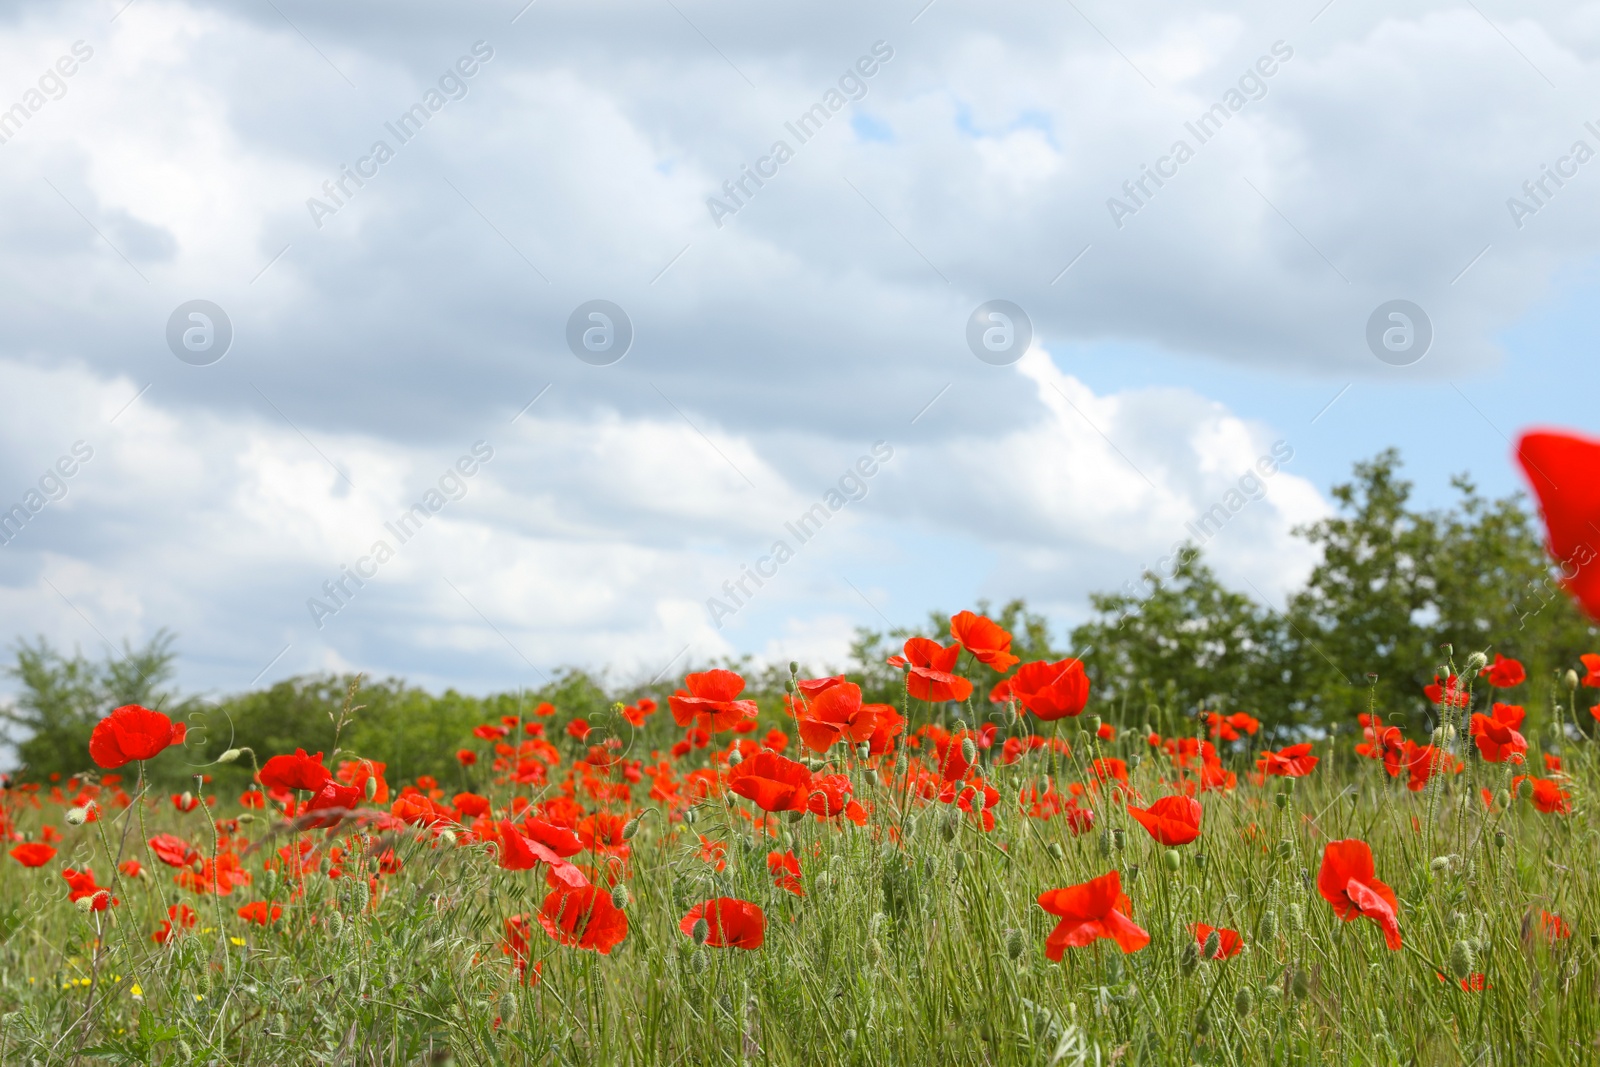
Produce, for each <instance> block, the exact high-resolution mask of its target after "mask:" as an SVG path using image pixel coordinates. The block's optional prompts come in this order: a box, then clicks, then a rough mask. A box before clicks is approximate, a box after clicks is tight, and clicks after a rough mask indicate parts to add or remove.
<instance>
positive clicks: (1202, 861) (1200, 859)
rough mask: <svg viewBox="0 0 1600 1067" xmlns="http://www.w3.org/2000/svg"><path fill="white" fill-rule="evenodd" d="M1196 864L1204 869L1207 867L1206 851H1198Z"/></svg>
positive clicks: (1195, 857)
mask: <svg viewBox="0 0 1600 1067" xmlns="http://www.w3.org/2000/svg"><path fill="white" fill-rule="evenodd" d="M1194 865H1195V866H1196V867H1199V868H1200V869H1201V870H1202V871H1203V870H1205V869H1206V854H1205V853H1204V852H1196V853H1195V854H1194Z"/></svg>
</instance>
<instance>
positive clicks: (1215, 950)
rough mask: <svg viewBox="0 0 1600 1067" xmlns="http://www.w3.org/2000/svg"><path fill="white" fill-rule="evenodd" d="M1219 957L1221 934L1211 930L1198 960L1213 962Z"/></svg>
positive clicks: (1220, 953)
mask: <svg viewBox="0 0 1600 1067" xmlns="http://www.w3.org/2000/svg"><path fill="white" fill-rule="evenodd" d="M1220 955H1222V934H1221V933H1220V932H1219V931H1216V930H1213V931H1211V932H1210V933H1209V934H1207V935H1206V944H1205V947H1204V948H1202V949H1201V950H1200V958H1201V959H1206V960H1214V959H1216V958H1217V957H1218V956H1220Z"/></svg>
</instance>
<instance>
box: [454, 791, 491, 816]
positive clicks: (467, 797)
mask: <svg viewBox="0 0 1600 1067" xmlns="http://www.w3.org/2000/svg"><path fill="white" fill-rule="evenodd" d="M450 803H451V804H452V805H453V806H454V807H455V809H456V811H457V812H458V813H460V816H461V817H462V818H463V819H476V818H477V817H478V816H480V815H486V814H488V812H489V798H488V797H485V796H479V795H478V794H477V793H457V794H456V795H455V796H453V797H451V798H450Z"/></svg>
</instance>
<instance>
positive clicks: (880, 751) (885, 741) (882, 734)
mask: <svg viewBox="0 0 1600 1067" xmlns="http://www.w3.org/2000/svg"><path fill="white" fill-rule="evenodd" d="M862 707H863V709H866V708H870V709H871V710H872V712H873V715H874V716H875V721H876V725H874V726H873V728H872V736H871V737H870V738H868V739H867V753H868V755H872V756H882V755H886V754H888V753H890V752H893V751H894V739H895V738H897V737H899V736H900V735H901V734H902V733H904V732H905V729H906V720H905V716H903V715H901V714H900V713H899V712H898V711H896V710H894V709H893V708H891V707H890V706H889V705H887V704H864V705H862Z"/></svg>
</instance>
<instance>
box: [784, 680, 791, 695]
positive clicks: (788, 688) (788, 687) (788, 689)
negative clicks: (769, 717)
mask: <svg viewBox="0 0 1600 1067" xmlns="http://www.w3.org/2000/svg"><path fill="white" fill-rule="evenodd" d="M783 688H784V690H785V691H786V692H790V693H792V692H794V679H793V678H785V679H784V680H783Z"/></svg>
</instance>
